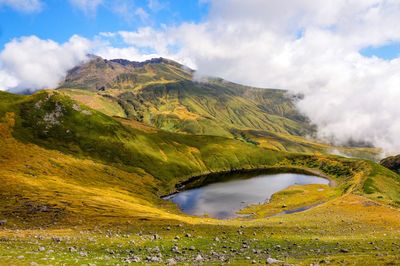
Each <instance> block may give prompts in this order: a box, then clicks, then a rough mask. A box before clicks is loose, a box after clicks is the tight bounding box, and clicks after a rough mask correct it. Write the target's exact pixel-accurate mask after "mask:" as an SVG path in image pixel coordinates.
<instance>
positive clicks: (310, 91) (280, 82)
mask: <svg viewBox="0 0 400 266" xmlns="http://www.w3.org/2000/svg"><path fill="white" fill-rule="evenodd" d="M207 2H208V3H209V4H210V12H209V14H208V16H207V18H205V19H204V20H203V21H202V22H200V23H182V24H179V25H174V26H165V25H164V26H161V27H160V28H153V27H144V28H140V29H138V30H136V31H120V32H112V33H103V34H100V35H99V36H96V37H95V38H94V40H93V41H89V40H84V39H82V38H79V37H73V38H72V39H71V40H70V41H69V42H67V43H66V44H56V43H54V42H51V41H43V40H38V39H36V40H35V43H32V45H29V47H33V46H34V45H38V46H39V47H41V48H40V49H42V50H44V51H47V50H46V49H45V48H44V47H47V46H54V47H55V49H50V51H51V52H46V53H44V55H43V54H42V53H40V54H41V55H40V58H41V59H42V60H43V61H44V62H41V60H36V59H39V53H38V52H37V51H36V50H35V49H29V47H28V46H26V47H24V46H23V44H24V43H25V42H27V40H25V41H24V40H22V39H20V40H14V41H13V42H11V43H10V44H9V45H8V46H7V47H6V48H5V50H4V51H3V52H2V53H1V56H0V61H1V64H2V67H1V70H0V82H1V83H2V84H1V85H3V87H5V88H13V87H15V88H23V87H26V86H28V87H31V88H40V87H44V86H52V85H54V84H56V80H59V79H60V77H61V76H62V75H63V71H65V70H66V69H68V67H70V66H72V65H73V64H74V63H76V62H79V60H82V59H83V58H84V53H85V52H86V51H88V50H90V51H91V52H93V53H98V54H100V55H101V56H103V57H106V58H115V57H122V58H127V59H131V60H143V59H147V58H149V57H152V56H160V55H161V56H165V57H169V58H171V59H174V60H178V61H180V62H182V63H184V64H187V65H189V66H191V67H195V68H197V70H198V72H199V73H200V74H204V75H212V76H220V77H223V78H225V79H228V80H232V81H236V82H240V83H244V84H249V85H254V86H261V87H274V88H282V89H288V90H290V91H292V92H294V93H303V94H304V95H305V97H304V99H303V100H302V101H301V102H299V105H298V106H299V108H300V109H301V110H302V111H303V112H304V113H305V114H306V115H307V116H309V117H310V119H311V120H312V121H313V122H314V123H315V124H316V125H317V126H318V128H319V136H320V137H321V138H323V139H327V140H330V141H334V142H336V143H346V142H347V141H348V140H354V141H364V142H371V143H374V144H375V145H377V146H382V147H384V148H385V149H386V150H387V151H388V152H400V138H398V137H397V135H398V134H399V133H400V121H399V120H398V119H397V118H398V117H399V116H400V109H399V108H398V107H397V102H398V99H400V75H399V73H400V58H399V57H397V58H396V57H394V58H392V59H390V60H384V59H381V58H378V57H367V56H365V55H363V53H362V52H361V51H362V50H363V49H365V48H369V47H374V48H378V49H379V47H381V46H385V45H392V44H398V43H399V42H400V31H398V29H397V28H396V27H395V26H394V25H398V24H399V23H400V2H399V1H396V0H337V1H317V0H298V1H290V0H283V1H279V2H276V1H265V0H253V1H240V0H218V1H217V0H208V1H207ZM29 38H34V37H29ZM115 40H118V41H117V43H118V45H113V44H114V43H115ZM31 41H33V39H32V40H31ZM74 43H75V45H74ZM79 43H80V44H81V45H79ZM121 43H122V44H124V45H121ZM17 46H23V47H24V48H26V51H24V52H23V54H24V56H25V57H26V58H28V60H27V61H26V64H25V63H24V62H23V61H21V60H22V59H21V60H19V59H18V58H22V57H21V55H19V54H17V53H14V54H13V53H12V51H13V49H12V48H13V47H17ZM89 46H90V47H89ZM68 47H70V48H68ZM71 47H72V48H71ZM32 50H34V51H32ZM64 51H66V55H67V56H66V57H65V58H64V57H63V58H60V59H59V60H56V59H51V60H50V59H48V60H47V59H45V58H47V57H49V58H50V57H51V58H53V56H52V55H51V54H53V53H54V54H59V53H62V54H63V53H64ZM31 54H32V55H31ZM46 55H48V56H46ZM50 55H51V56H50ZM13 56H15V57H16V58H13ZM54 58H58V57H57V56H55V57H54ZM29 59H34V60H33V61H31V60H29ZM15 62H19V63H18V64H17V63H15ZM53 63H55V67H52V66H51V65H53ZM35 64H37V65H38V68H36V67H34V69H35V71H38V69H50V72H48V73H46V74H43V75H44V78H41V79H40V80H41V81H39V78H36V76H37V75H35V74H32V73H35V72H34V71H32V70H29V71H25V70H24V69H30V67H29V66H34V65H35ZM21 66H23V67H21ZM5 72H7V73H11V75H7V76H6V77H5V75H4V73H5ZM2 73H3V74H2ZM29 73H31V74H29ZM43 73H44V71H43ZM53 75H54V76H53ZM52 77H54V78H52ZM44 81H46V82H45V84H44ZM16 83H17V84H18V85H15V84H16ZM4 84H6V85H4Z"/></svg>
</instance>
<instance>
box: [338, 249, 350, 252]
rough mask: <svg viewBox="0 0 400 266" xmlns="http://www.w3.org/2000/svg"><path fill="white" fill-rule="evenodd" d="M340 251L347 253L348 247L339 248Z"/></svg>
mask: <svg viewBox="0 0 400 266" xmlns="http://www.w3.org/2000/svg"><path fill="white" fill-rule="evenodd" d="M340 252H342V253H349V250H348V249H345V248H342V249H340Z"/></svg>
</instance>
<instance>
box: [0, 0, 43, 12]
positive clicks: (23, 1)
mask: <svg viewBox="0 0 400 266" xmlns="http://www.w3.org/2000/svg"><path fill="white" fill-rule="evenodd" d="M2 6H6V7H10V8H12V9H14V10H16V11H20V12H26V13H31V12H38V11H40V10H41V9H42V6H43V3H42V1H40V0H0V7H2Z"/></svg>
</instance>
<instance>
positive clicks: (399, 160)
mask: <svg viewBox="0 0 400 266" xmlns="http://www.w3.org/2000/svg"><path fill="white" fill-rule="evenodd" d="M380 164H381V165H383V166H385V167H386V168H388V169H390V170H392V171H394V172H396V173H400V155H396V156H390V157H387V158H385V159H382V160H381V162H380Z"/></svg>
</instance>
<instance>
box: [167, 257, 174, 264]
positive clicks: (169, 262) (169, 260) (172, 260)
mask: <svg viewBox="0 0 400 266" xmlns="http://www.w3.org/2000/svg"><path fill="white" fill-rule="evenodd" d="M167 265H176V260H175V259H174V258H171V259H167Z"/></svg>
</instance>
